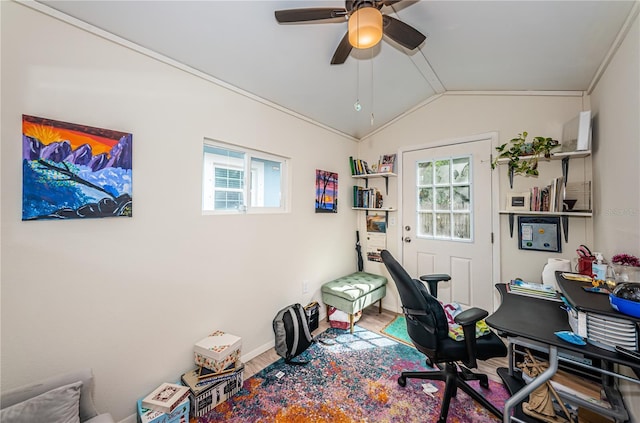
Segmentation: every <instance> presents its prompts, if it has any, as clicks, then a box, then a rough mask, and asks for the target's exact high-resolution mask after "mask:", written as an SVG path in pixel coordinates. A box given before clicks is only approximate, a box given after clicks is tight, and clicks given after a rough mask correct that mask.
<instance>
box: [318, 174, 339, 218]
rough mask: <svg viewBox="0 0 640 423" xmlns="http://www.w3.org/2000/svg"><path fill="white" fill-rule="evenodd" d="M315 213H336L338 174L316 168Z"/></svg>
mask: <svg viewBox="0 0 640 423" xmlns="http://www.w3.org/2000/svg"><path fill="white" fill-rule="evenodd" d="M316 213H338V174H337V173H334V172H327V171H326V170H318V169H316Z"/></svg>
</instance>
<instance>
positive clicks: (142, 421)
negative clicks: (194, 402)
mask: <svg viewBox="0 0 640 423" xmlns="http://www.w3.org/2000/svg"><path fill="white" fill-rule="evenodd" d="M137 408H138V423H188V422H189V410H190V408H189V398H187V399H185V400H184V401H182V402H181V403H180V405H178V406H177V407H176V408H175V409H174V410H173V411H172V412H171V413H169V414H167V413H163V412H161V411H153V410H149V409H147V408H144V407H143V406H142V399H139V400H138V407H137Z"/></svg>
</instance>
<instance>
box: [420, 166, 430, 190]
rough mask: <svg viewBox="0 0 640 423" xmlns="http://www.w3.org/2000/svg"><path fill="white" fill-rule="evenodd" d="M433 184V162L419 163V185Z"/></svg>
mask: <svg viewBox="0 0 640 423" xmlns="http://www.w3.org/2000/svg"><path fill="white" fill-rule="evenodd" d="M431 184H433V162H422V163H418V185H420V186H424V185H431Z"/></svg>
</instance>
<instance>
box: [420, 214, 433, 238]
mask: <svg viewBox="0 0 640 423" xmlns="http://www.w3.org/2000/svg"><path fill="white" fill-rule="evenodd" d="M418 219H419V222H418V236H421V235H422V236H433V213H418Z"/></svg>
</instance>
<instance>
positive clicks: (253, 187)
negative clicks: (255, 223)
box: [201, 138, 291, 215]
mask: <svg viewBox="0 0 640 423" xmlns="http://www.w3.org/2000/svg"><path fill="white" fill-rule="evenodd" d="M207 146H209V147H215V148H221V149H225V150H230V151H235V152H238V153H243V154H244V159H240V158H238V159H237V160H232V162H233V163H224V164H222V163H221V164H217V163H213V164H212V163H211V162H210V161H209V160H208V158H207V154H206V153H205V151H204V149H205V147H207ZM253 159H258V160H268V161H273V162H278V163H280V206H278V207H265V206H262V205H260V204H264V192H263V191H264V183H265V178H264V164H261V163H259V162H254V161H253ZM208 162H209V163H208ZM289 162H290V158H288V157H284V156H280V155H276V154H273V153H267V152H264V151H259V150H253V149H250V148H247V147H242V146H239V145H235V144H230V143H226V142H222V141H216V140H211V139H207V138H205V139H204V143H203V166H202V206H201V208H202V214H203V215H220V214H239V213H247V214H268V213H288V212H289V198H290V195H289V194H290V187H291V183H290V180H289V172H288V170H289V164H290V163H289ZM207 165H209V166H210V168H209V169H207ZM216 167H224V168H228V169H231V168H234V169H238V170H242V171H243V188H241V190H242V192H243V198H244V203H245V204H243V205H241V206H240V207H239V208H238V209H237V210H229V209H225V210H215V209H213V204H215V198H213V199H207V198H206V196H207V195H210V194H211V193H213V195H214V197H215V187H214V184H215V168H216ZM208 172H213V174H211V173H208ZM232 191H233V189H232ZM208 204H209V205H210V206H208Z"/></svg>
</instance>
